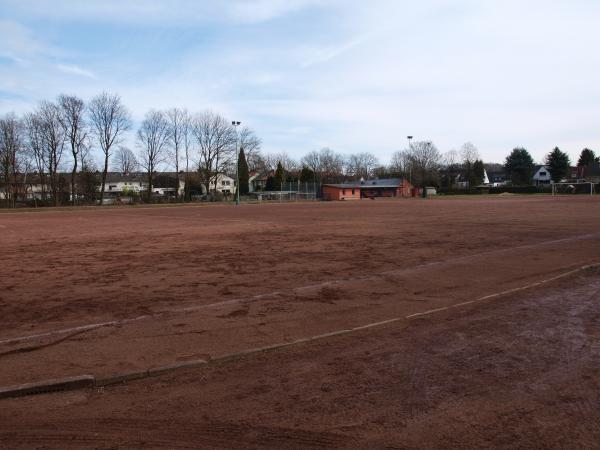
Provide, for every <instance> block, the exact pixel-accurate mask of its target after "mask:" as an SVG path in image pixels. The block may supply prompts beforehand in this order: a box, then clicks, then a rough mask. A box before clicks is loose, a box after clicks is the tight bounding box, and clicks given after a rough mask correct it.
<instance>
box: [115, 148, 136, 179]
mask: <svg viewBox="0 0 600 450" xmlns="http://www.w3.org/2000/svg"><path fill="white" fill-rule="evenodd" d="M138 167H139V163H138V160H137V158H136V157H135V153H133V152H132V151H131V150H130V149H128V148H127V147H123V146H120V147H119V149H118V150H117V152H116V153H115V158H114V164H113V168H114V170H116V171H117V172H120V173H122V174H127V173H132V172H135V171H136V170H138Z"/></svg>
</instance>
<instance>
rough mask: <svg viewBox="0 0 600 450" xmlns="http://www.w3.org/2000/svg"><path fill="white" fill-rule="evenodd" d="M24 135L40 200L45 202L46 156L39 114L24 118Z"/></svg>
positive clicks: (28, 115)
mask: <svg viewBox="0 0 600 450" xmlns="http://www.w3.org/2000/svg"><path fill="white" fill-rule="evenodd" d="M25 134H26V142H27V152H28V156H29V159H30V160H31V161H32V162H33V166H34V167H35V169H36V170H37V173H38V178H39V182H40V187H41V194H42V200H44V201H45V200H46V187H47V181H46V169H47V162H46V160H47V154H46V146H45V145H44V133H43V124H42V119H41V117H40V114H39V112H35V113H29V114H27V115H26V116H25Z"/></svg>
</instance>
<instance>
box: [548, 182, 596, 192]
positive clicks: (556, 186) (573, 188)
mask: <svg viewBox="0 0 600 450" xmlns="http://www.w3.org/2000/svg"><path fill="white" fill-rule="evenodd" d="M578 186H586V189H583V188H578ZM561 187H562V188H561ZM584 193H585V194H588V193H589V195H594V194H595V193H596V186H595V184H594V183H592V182H590V181H578V182H574V183H568V182H564V183H553V184H552V195H558V194H584Z"/></svg>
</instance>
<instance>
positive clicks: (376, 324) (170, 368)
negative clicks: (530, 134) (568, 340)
mask: <svg viewBox="0 0 600 450" xmlns="http://www.w3.org/2000/svg"><path fill="white" fill-rule="evenodd" d="M595 267H600V263H593V264H588V265H585V266H581V267H579V268H577V269H573V270H569V271H568V272H564V273H562V274H559V275H556V276H554V277H551V278H548V279H546V280H543V281H538V282H535V283H530V284H528V285H526V286H522V287H519V288H514V289H508V290H506V291H502V292H498V293H495V294H490V295H486V296H484V297H480V298H478V299H475V300H471V301H468V302H462V303H456V304H454V305H451V306H448V307H443V308H437V309H432V310H429V311H425V312H423V313H416V314H411V315H408V316H405V317H394V318H392V319H388V320H383V321H380V322H373V323H369V324H366V325H361V326H357V327H354V328H349V329H343V330H338V331H332V332H329V333H322V334H317V335H315V336H310V337H304V338H299V339H295V340H293V341H289V342H279V343H276V344H271V345H266V346H263V347H256V348H249V349H246V350H241V351H239V352H234V353H229V354H226V355H222V356H218V357H215V358H210V359H209V360H208V361H205V360H202V361H201V362H200V361H190V362H188V363H183V364H181V365H178V364H174V365H171V366H165V367H161V368H155V369H154V371H156V373H154V375H161V374H166V373H171V372H175V371H177V370H179V369H187V368H190V367H201V366H204V365H208V364H211V363H218V362H226V361H228V360H231V359H236V358H240V357H244V356H249V355H254V354H257V353H263V352H268V351H272V350H278V349H283V348H286V347H291V346H295V345H299V344H304V343H307V342H312V341H317V340H321V339H326V338H329V337H334V336H343V335H346V334H350V333H354V332H355V331H360V330H366V329H370V328H375V327H380V326H383V325H387V324H390V323H393V322H399V321H401V320H410V319H411V318H415V317H422V316H425V315H429V314H434V313H436V312H440V311H446V310H448V309H450V308H456V307H460V306H463V305H468V304H472V303H477V302H481V301H485V300H489V299H492V298H498V297H500V296H502V295H507V294H511V293H514V292H519V291H524V290H526V289H530V288H532V287H535V286H539V285H542V284H547V283H550V282H552V281H555V280H559V279H561V278H565V277H568V276H569V275H573V274H575V273H577V272H581V271H583V270H587V269H591V268H595ZM152 370H153V369H147V370H145V371H143V372H140V373H139V374H140V376H139V377H135V378H136V379H137V378H147V377H149V376H151V375H152V373H151V371H152ZM124 375H127V374H121V375H119V374H117V375H116V376H112V377H109V378H107V379H104V380H101V381H102V384H101V385H109V384H110V382H111V380H112V379H115V378H120V377H121V376H124ZM132 379H133V378H132ZM107 380H108V382H106V381H107ZM95 381H96V380H95V379H94V382H95ZM123 381H125V380H123Z"/></svg>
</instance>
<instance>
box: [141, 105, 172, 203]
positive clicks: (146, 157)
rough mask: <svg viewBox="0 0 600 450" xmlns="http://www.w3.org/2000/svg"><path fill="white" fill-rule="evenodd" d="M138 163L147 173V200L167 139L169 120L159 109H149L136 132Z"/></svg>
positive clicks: (150, 193)
mask: <svg viewBox="0 0 600 450" xmlns="http://www.w3.org/2000/svg"><path fill="white" fill-rule="evenodd" d="M137 138H138V143H139V144H140V147H141V150H140V164H141V165H142V167H143V168H144V169H146V173H147V174H148V201H150V200H151V199H152V182H153V177H154V172H155V170H156V166H157V165H158V164H160V163H161V162H163V161H164V160H165V156H166V154H165V152H166V149H167V146H168V141H169V122H168V120H167V118H166V117H165V114H164V113H162V112H160V111H154V110H153V111H149V112H148V113H146V116H145V118H144V121H143V122H142V125H141V126H140V129H139V130H138V132H137Z"/></svg>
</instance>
